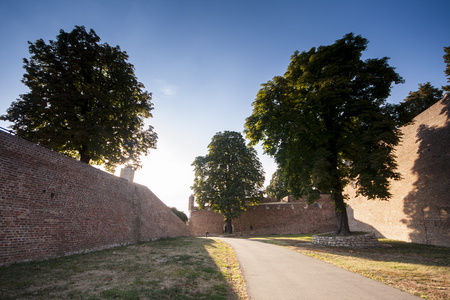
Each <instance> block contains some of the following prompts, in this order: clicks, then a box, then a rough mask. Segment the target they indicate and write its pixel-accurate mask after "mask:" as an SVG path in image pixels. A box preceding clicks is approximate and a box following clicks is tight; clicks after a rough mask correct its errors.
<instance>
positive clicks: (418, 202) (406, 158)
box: [346, 94, 450, 247]
mask: <svg viewBox="0 0 450 300" xmlns="http://www.w3.org/2000/svg"><path fill="white" fill-rule="evenodd" d="M401 130H402V132H403V138H402V142H401V143H400V144H399V146H398V147H397V148H396V155H397V163H398V171H399V172H400V173H401V175H402V180H400V181H393V182H391V193H392V194H393V197H392V198H391V199H390V200H389V201H370V200H367V199H365V198H364V197H355V191H354V190H353V188H352V187H348V188H347V190H346V192H347V193H348V194H349V195H350V200H349V201H348V204H349V207H348V209H347V211H348V212H349V215H350V227H351V229H352V230H357V231H372V232H375V233H376V234H377V235H378V236H384V237H386V238H390V239H396V240H402V241H407V242H415V243H422V244H433V245H441V246H447V247H449V246H450V218H449V215H450V95H449V94H447V95H446V96H445V97H444V98H443V99H442V100H441V101H439V102H438V103H436V104H434V105H433V106H432V107H430V108H429V109H428V110H426V111H424V112H423V113H421V114H420V115H418V116H417V117H416V118H415V119H414V123H413V124H411V125H408V126H404V127H402V128H401Z"/></svg>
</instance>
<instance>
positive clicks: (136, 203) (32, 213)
mask: <svg viewBox="0 0 450 300" xmlns="http://www.w3.org/2000/svg"><path fill="white" fill-rule="evenodd" d="M0 182H1V184H0V265H1V264H9V263H12V262H18V261H26V260H35V259H45V258H50V257H56V256H63V255H68V254H71V253H77V252H83V251H91V250H96V249H102V248H107V247H112V246H115V245H120V244H128V243H135V242H139V241H148V240H153V239H158V238H163V237H175V236H185V235H190V232H189V229H188V227H187V226H186V225H185V224H184V223H183V222H182V221H181V220H180V219H179V218H178V217H177V216H176V215H175V214H174V213H173V212H172V211H171V210H170V209H169V208H167V206H166V205H164V203H162V202H161V201H160V200H159V199H158V197H156V195H154V194H153V193H152V192H151V191H150V190H149V189H148V188H147V187H145V186H142V185H138V184H134V183H129V182H128V181H127V180H126V179H123V178H118V177H116V176H114V175H111V174H109V173H106V172H104V171H101V170H98V169H96V168H93V167H91V166H89V165H87V164H84V163H81V162H79V161H77V160H75V159H72V158H69V157H67V156H65V155H62V154H59V153H57V152H54V151H52V150H50V149H47V148H44V147H41V146H39V145H36V144H34V143H32V142H29V141H26V140H24V139H22V138H20V137H17V136H12V135H9V134H7V133H4V132H0Z"/></svg>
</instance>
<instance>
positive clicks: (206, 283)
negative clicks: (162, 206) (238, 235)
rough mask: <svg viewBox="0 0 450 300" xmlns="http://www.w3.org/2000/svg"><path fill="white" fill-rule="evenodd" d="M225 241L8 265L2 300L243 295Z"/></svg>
mask: <svg viewBox="0 0 450 300" xmlns="http://www.w3.org/2000/svg"><path fill="white" fill-rule="evenodd" d="M224 244H225V243H223V242H221V241H216V240H212V239H201V238H175V239H164V240H159V241H155V242H147V243H140V244H136V245H130V246H124V247H118V248H113V249H109V250H104V251H99V252H92V253H87V254H80V255H73V256H69V257H64V258H58V259H51V260H47V261H40V262H30V263H21V264H14V265H11V266H4V267H0V299H17V298H20V299H70V298H76V299H110V298H116V299H238V297H239V296H238V294H237V293H238V291H239V288H236V289H233V288H230V286H229V283H230V284H231V283H233V282H235V280H234V277H235V276H237V277H239V275H237V274H238V273H236V272H238V271H239V269H237V271H236V270H235V268H234V267H233V264H234V262H233V257H234V252H232V250H231V251H230V248H228V247H227V246H226V244H225V245H224ZM234 259H235V258H234ZM229 266H230V267H229ZM235 291H236V292H235Z"/></svg>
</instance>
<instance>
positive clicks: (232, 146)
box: [192, 131, 264, 233]
mask: <svg viewBox="0 0 450 300" xmlns="http://www.w3.org/2000/svg"><path fill="white" fill-rule="evenodd" d="M208 149H209V152H208V154H207V155H206V156H198V157H196V158H195V161H194V162H193V164H192V165H193V166H194V168H195V179H194V185H193V186H192V190H193V191H194V195H195V197H196V202H197V203H198V205H199V208H200V209H204V208H205V207H210V208H211V209H212V210H213V211H216V212H219V213H220V214H222V215H223V216H224V219H225V221H226V224H227V226H226V229H227V232H228V233H232V219H233V218H236V217H238V216H239V215H240V214H241V212H242V211H245V210H246V209H247V207H248V206H249V205H252V204H255V203H257V202H258V201H259V199H260V198H262V191H261V189H262V187H263V185H264V172H263V170H262V165H261V163H260V161H259V159H258V156H257V154H256V150H255V149H253V148H251V147H249V146H247V145H246V144H245V140H244V138H243V137H242V134H241V133H239V132H234V131H225V132H218V133H216V134H215V135H214V137H213V138H212V141H211V143H210V144H209V145H208Z"/></svg>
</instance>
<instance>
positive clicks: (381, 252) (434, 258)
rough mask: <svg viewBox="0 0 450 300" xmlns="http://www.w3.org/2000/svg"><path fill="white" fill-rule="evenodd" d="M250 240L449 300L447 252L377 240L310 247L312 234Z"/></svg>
mask: <svg viewBox="0 0 450 300" xmlns="http://www.w3.org/2000/svg"><path fill="white" fill-rule="evenodd" d="M252 239H255V240H260V241H264V242H268V243H272V244H276V245H280V246H284V247H288V248H290V249H293V250H295V251H298V252H300V253H302V254H305V255H308V256H311V257H313V258H316V259H319V260H322V261H325V262H327V263H330V264H333V265H336V266H339V267H341V268H344V269H347V270H349V271H352V272H355V273H359V274H361V275H363V276H366V277H369V278H372V279H375V280H377V281H380V282H383V283H386V284H389V285H391V286H393V287H396V288H399V289H401V290H404V291H406V292H409V293H411V294H415V295H418V296H421V297H424V298H427V299H450V249H449V248H446V247H436V246H430V245H421V244H413V243H405V242H399V241H393V240H387V239H379V241H380V243H381V245H382V247H380V248H369V249H354V248H344V247H326V246H319V245H312V244H311V240H312V235H305V234H303V235H283V236H275V235H270V236H260V237H254V238H252Z"/></svg>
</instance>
